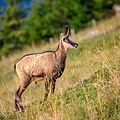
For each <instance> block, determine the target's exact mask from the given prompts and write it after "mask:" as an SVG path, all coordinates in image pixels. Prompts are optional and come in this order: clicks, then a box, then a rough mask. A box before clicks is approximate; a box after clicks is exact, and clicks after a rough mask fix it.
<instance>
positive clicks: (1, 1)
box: [0, 0, 31, 8]
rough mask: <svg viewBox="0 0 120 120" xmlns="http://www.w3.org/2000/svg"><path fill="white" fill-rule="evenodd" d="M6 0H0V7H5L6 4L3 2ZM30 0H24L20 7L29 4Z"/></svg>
mask: <svg viewBox="0 0 120 120" xmlns="http://www.w3.org/2000/svg"><path fill="white" fill-rule="evenodd" d="M4 1H6V0H0V7H7V4H6V3H5V2H4ZM30 4H31V0H24V3H23V4H21V5H20V7H21V8H24V7H27V6H30Z"/></svg>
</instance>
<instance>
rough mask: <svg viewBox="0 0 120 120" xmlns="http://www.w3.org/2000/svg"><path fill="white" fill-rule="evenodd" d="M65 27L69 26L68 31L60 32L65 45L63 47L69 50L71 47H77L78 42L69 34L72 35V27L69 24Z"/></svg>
mask: <svg viewBox="0 0 120 120" xmlns="http://www.w3.org/2000/svg"><path fill="white" fill-rule="evenodd" d="M65 28H67V33H66V34H64V33H61V34H60V41H61V43H62V45H63V47H64V48H65V49H66V50H68V49H69V48H77V47H78V44H77V43H75V42H73V41H72V40H70V38H69V35H70V27H69V25H66V26H65Z"/></svg>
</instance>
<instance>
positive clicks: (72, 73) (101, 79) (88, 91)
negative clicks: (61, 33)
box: [0, 17, 120, 120]
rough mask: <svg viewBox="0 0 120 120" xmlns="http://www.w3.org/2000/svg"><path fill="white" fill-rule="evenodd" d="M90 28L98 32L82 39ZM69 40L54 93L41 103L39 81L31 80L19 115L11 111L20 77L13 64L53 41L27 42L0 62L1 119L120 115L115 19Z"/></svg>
mask: <svg viewBox="0 0 120 120" xmlns="http://www.w3.org/2000/svg"><path fill="white" fill-rule="evenodd" d="M94 30H98V31H99V33H98V34H96V35H95V36H93V37H90V38H86V39H83V38H84V36H85V35H86V34H87V33H89V32H90V31H94ZM71 39H73V40H74V41H76V42H77V43H78V44H79V47H78V48H77V49H73V50H69V53H68V56H67V66H66V69H65V72H64V73H63V75H62V77H61V78H59V79H57V84H56V90H55V94H54V95H53V96H50V97H49V98H48V100H47V101H46V102H45V103H44V104H43V103H42V100H43V95H44V81H43V82H38V83H37V85H35V83H34V82H33V83H32V84H31V85H30V86H29V87H28V88H27V89H26V91H25V92H24V94H23V103H24V106H25V109H26V110H25V112H24V113H20V112H15V111H14V94H15V90H16V88H17V87H18V85H19V80H18V78H17V75H16V73H14V69H13V66H14V64H15V63H16V62H17V60H18V59H19V58H20V57H22V56H23V55H24V54H27V53H35V52H42V51H44V50H55V49H56V48H57V41H56V43H55V45H51V44H49V43H46V44H45V43H43V44H41V45H32V46H28V47H27V48H24V49H23V50H21V51H16V52H14V53H11V54H10V55H9V56H8V58H7V59H5V60H4V61H1V62H0V120H119V119H120V17H113V18H111V19H107V20H104V21H101V22H99V23H97V26H94V27H91V28H86V29H84V30H83V31H81V32H79V33H77V34H76V35H75V36H73V37H72V38H71ZM82 39H83V40H82Z"/></svg>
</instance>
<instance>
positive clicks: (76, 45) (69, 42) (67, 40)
mask: <svg viewBox="0 0 120 120" xmlns="http://www.w3.org/2000/svg"><path fill="white" fill-rule="evenodd" d="M65 42H67V43H68V44H70V45H72V46H73V47H75V48H77V47H78V44H77V43H75V42H73V41H72V40H70V39H69V38H67V39H65Z"/></svg>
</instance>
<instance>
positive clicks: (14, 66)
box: [14, 64, 16, 73]
mask: <svg viewBox="0 0 120 120" xmlns="http://www.w3.org/2000/svg"><path fill="white" fill-rule="evenodd" d="M15 72H16V64H15V65H14V73H15Z"/></svg>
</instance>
